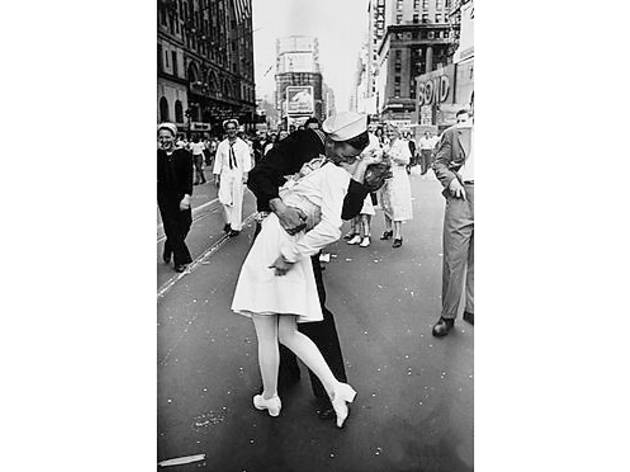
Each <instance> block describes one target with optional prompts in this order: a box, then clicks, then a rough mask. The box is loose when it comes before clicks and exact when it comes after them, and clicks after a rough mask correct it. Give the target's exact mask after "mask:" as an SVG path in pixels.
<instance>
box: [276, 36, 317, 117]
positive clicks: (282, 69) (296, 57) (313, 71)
mask: <svg viewBox="0 0 630 472" xmlns="http://www.w3.org/2000/svg"><path fill="white" fill-rule="evenodd" d="M275 79H276V108H277V110H278V113H279V114H280V116H281V117H282V121H283V124H284V126H285V127H286V128H288V127H289V126H290V125H294V126H295V125H299V124H301V123H302V122H304V121H306V119H308V118H309V117H310V116H315V117H317V118H318V119H319V120H320V121H321V120H323V119H325V114H326V110H325V106H324V96H323V81H322V74H321V71H320V66H319V42H318V40H317V38H314V37H312V36H289V37H286V38H280V39H278V40H277V42H276V75H275ZM301 98H304V100H302V105H300V106H298V101H300V99H301ZM308 100H310V101H311V104H310V106H307V103H306V102H307V101H308Z"/></svg>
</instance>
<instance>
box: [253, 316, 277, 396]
mask: <svg viewBox="0 0 630 472" xmlns="http://www.w3.org/2000/svg"><path fill="white" fill-rule="evenodd" d="M252 319H253V320H254V327H255V328H256V337H257V338H258V365H259V366H260V376H261V377H262V382H263V393H262V395H263V398H264V399H265V400H269V399H270V398H272V397H274V396H276V395H277V394H278V366H279V365H280V353H279V349H278V315H252Z"/></svg>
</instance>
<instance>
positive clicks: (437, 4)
mask: <svg viewBox="0 0 630 472" xmlns="http://www.w3.org/2000/svg"><path fill="white" fill-rule="evenodd" d="M435 9H436V10H441V9H442V0H435Z"/></svg>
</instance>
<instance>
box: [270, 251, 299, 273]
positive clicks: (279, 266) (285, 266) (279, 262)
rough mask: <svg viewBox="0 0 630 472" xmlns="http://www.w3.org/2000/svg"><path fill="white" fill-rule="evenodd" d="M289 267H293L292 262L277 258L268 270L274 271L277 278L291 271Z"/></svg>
mask: <svg viewBox="0 0 630 472" xmlns="http://www.w3.org/2000/svg"><path fill="white" fill-rule="evenodd" d="M291 267H293V262H289V261H287V260H286V259H285V258H284V257H282V256H278V258H277V259H276V260H275V261H274V262H273V264H271V265H270V266H269V267H268V268H269V269H275V271H276V272H275V273H276V275H277V276H283V275H285V274H286V273H287V272H289V271H290V270H291Z"/></svg>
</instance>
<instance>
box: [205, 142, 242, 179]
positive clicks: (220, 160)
mask: <svg viewBox="0 0 630 472" xmlns="http://www.w3.org/2000/svg"><path fill="white" fill-rule="evenodd" d="M232 149H233V151H234V160H232V168H230V161H231V159H230V142H229V140H228V139H224V140H223V141H221V143H220V144H219V147H217V154H216V157H215V159H214V169H213V170H212V173H213V174H223V173H239V174H242V173H246V172H249V171H250V170H252V156H251V155H250V153H249V146H248V145H247V143H245V141H243V140H242V139H241V138H236V140H235V141H234V144H233V145H232Z"/></svg>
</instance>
